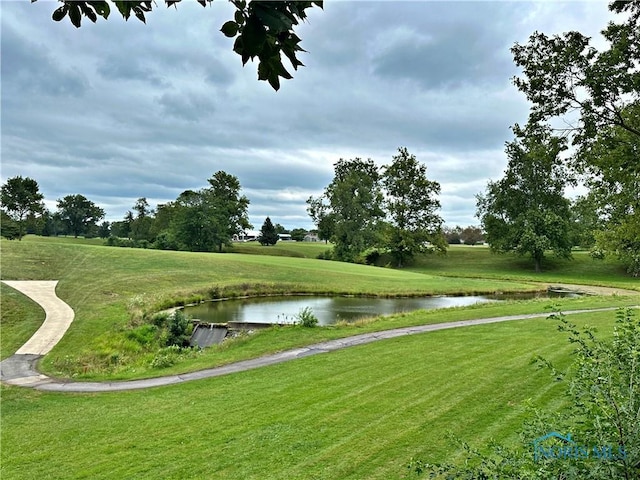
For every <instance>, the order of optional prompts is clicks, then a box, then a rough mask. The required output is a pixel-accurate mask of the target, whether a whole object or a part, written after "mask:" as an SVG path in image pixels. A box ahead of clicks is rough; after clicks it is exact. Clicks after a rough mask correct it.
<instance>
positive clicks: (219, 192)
mask: <svg viewBox="0 0 640 480" xmlns="http://www.w3.org/2000/svg"><path fill="white" fill-rule="evenodd" d="M208 182H209V185H210V187H209V188H208V189H206V191H205V196H206V197H207V200H208V201H209V202H211V204H212V205H213V207H214V208H213V216H214V218H215V221H216V223H217V228H216V229H215V234H214V243H215V245H217V247H218V250H219V251H222V247H223V246H224V245H231V240H232V239H233V236H234V235H237V234H240V233H242V232H243V231H244V230H246V229H248V228H251V224H250V223H249V212H248V210H249V199H248V198H247V197H246V196H244V195H241V194H240V190H241V187H240V181H239V180H238V178H237V177H235V176H234V175H230V174H228V173H226V172H223V171H219V172H216V173H215V174H214V175H213V176H212V177H211V178H210V179H209V180H208Z"/></svg>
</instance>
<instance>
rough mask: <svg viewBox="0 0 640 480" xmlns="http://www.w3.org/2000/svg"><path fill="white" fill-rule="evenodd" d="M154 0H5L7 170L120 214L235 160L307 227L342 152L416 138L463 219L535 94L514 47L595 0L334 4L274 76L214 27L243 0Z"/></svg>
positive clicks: (268, 200) (266, 208) (590, 18)
mask: <svg viewBox="0 0 640 480" xmlns="http://www.w3.org/2000/svg"><path fill="white" fill-rule="evenodd" d="M161 3H162V2H160V4H159V6H158V7H157V9H156V10H154V11H153V12H152V13H151V14H150V15H149V16H148V19H147V24H146V25H144V24H142V23H140V22H137V21H136V20H135V19H132V20H129V21H128V22H124V21H123V20H121V19H120V18H118V16H117V14H116V13H115V12H114V13H112V18H110V19H109V21H100V20H99V21H98V23H97V24H95V25H94V24H91V23H90V22H86V24H84V25H83V26H82V28H80V29H75V28H74V27H73V26H71V25H70V24H68V22H67V21H66V20H65V21H63V22H61V23H56V22H53V21H52V20H51V12H52V11H53V9H54V4H52V3H50V2H36V3H35V4H32V5H31V4H29V3H28V2H3V3H2V19H1V21H2V87H3V88H2V91H1V95H2V117H3V125H2V127H3V128H2V138H1V141H2V173H1V175H2V180H3V181H4V180H5V179H6V178H9V177H11V176H14V175H23V176H24V175H26V176H30V177H32V178H35V179H36V180H38V182H39V184H40V186H41V189H42V191H43V193H44V194H45V197H46V199H47V204H48V205H49V206H51V205H53V206H55V199H57V198H60V197H62V196H64V195H67V194H73V193H82V194H84V195H86V196H87V197H88V198H90V199H92V200H94V201H96V202H98V203H99V204H100V205H101V206H102V207H103V208H105V209H106V210H107V215H108V218H109V219H115V220H117V219H120V218H122V217H123V216H124V213H125V212H126V210H128V209H130V208H131V207H132V205H133V204H134V202H135V200H136V199H137V198H138V197H143V196H144V197H147V198H148V199H149V200H150V202H151V203H152V204H154V205H155V204H156V203H163V202H166V201H170V200H173V199H175V198H176V196H177V195H178V194H179V193H180V192H182V191H183V190H186V189H198V188H202V187H204V186H205V185H206V180H207V179H208V178H209V177H210V176H211V175H212V174H213V173H214V172H216V171H218V170H224V171H227V172H229V173H231V174H233V175H236V176H237V177H238V178H239V180H240V182H241V184H242V186H243V188H244V192H245V194H246V195H247V196H248V197H249V199H250V200H251V206H250V216H251V221H252V222H253V223H254V225H257V226H258V227H259V225H261V223H262V221H263V220H264V217H266V216H267V215H269V216H271V218H272V220H273V221H274V222H277V223H281V224H283V225H285V226H287V227H289V228H293V227H298V226H304V227H310V226H311V222H310V219H309V218H308V216H307V214H306V204H305V200H306V198H308V196H309V195H317V194H319V193H320V192H321V191H322V189H323V188H324V187H325V186H326V185H327V184H328V183H329V182H330V181H331V178H332V176H333V175H332V172H333V170H332V165H333V164H334V163H335V162H336V161H338V159H340V158H353V157H356V156H359V157H363V158H368V157H370V158H373V159H374V160H375V161H376V162H377V163H378V164H380V165H382V164H385V163H388V162H390V161H391V157H392V155H394V154H395V153H396V149H397V147H399V146H406V147H407V148H408V149H409V151H410V152H412V153H414V154H416V156H417V157H418V159H419V160H421V161H423V162H424V163H425V164H426V165H427V167H428V175H429V177H430V178H432V179H433V180H436V181H438V182H440V183H441V185H442V195H441V198H440V200H441V203H442V212H441V213H442V216H443V217H444V218H445V220H446V221H447V223H452V224H456V223H458V224H461V225H468V224H472V223H477V219H475V218H474V213H475V199H474V195H475V194H476V193H478V192H480V191H482V190H483V189H484V186H485V185H486V182H487V180H488V179H490V178H491V179H494V180H495V179H497V178H499V177H500V176H501V175H502V172H503V170H504V167H505V165H506V158H505V157H504V153H503V147H504V142H505V141H506V140H509V139H510V138H511V132H510V131H509V126H510V125H511V124H513V123H514V122H522V121H523V120H525V119H526V115H527V109H528V107H527V104H526V103H525V100H524V98H523V97H522V95H520V94H519V93H518V92H517V91H516V89H515V88H514V87H513V86H511V85H510V78H511V76H513V75H514V74H515V73H516V71H515V69H514V66H513V64H512V62H511V57H510V54H509V50H508V49H509V47H510V46H511V45H512V44H513V43H514V42H516V41H520V42H523V41H526V39H527V37H528V35H529V34H530V33H532V32H533V31H534V30H540V31H545V32H547V33H558V32H560V31H563V30H566V29H570V28H577V29H581V30H582V31H584V32H585V33H586V34H592V35H593V34H596V33H597V32H598V30H600V29H601V28H602V27H603V26H604V25H605V23H606V16H607V14H606V5H605V4H604V3H599V2H598V3H596V2H570V4H567V5H565V4H562V3H560V4H558V3H557V2H535V3H526V2H357V3H354V2H328V3H327V4H325V9H324V10H322V11H321V10H319V9H315V11H310V14H309V21H308V22H307V23H305V24H303V25H301V26H300V29H299V35H300V37H301V38H302V39H303V42H302V47H303V48H305V49H306V50H308V51H309V53H307V54H301V59H302V61H303V62H304V63H305V64H306V67H305V68H301V69H300V70H298V72H294V76H295V79H294V80H292V81H285V82H283V84H282V88H281V90H280V91H279V92H277V93H276V92H274V91H272V90H271V88H270V87H269V86H268V85H267V84H266V83H265V82H258V81H257V73H256V65H255V64H252V63H251V62H250V63H249V64H247V66H245V67H244V68H243V67H242V63H241V60H240V58H239V57H238V56H237V55H236V54H234V53H233V52H232V51H231V49H232V45H233V40H230V39H227V38H226V37H224V36H223V35H222V34H221V33H220V32H219V29H220V26H221V25H222V24H223V23H224V22H225V21H226V20H228V19H229V18H230V17H231V15H232V11H233V7H232V6H231V5H229V4H228V2H214V3H213V5H212V7H208V8H205V9H203V8H202V7H200V6H199V5H197V4H196V3H195V2H185V3H183V4H180V5H179V6H178V8H177V11H174V9H166V8H164V7H163V5H162V4H161Z"/></svg>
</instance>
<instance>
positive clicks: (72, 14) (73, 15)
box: [69, 4, 82, 28]
mask: <svg viewBox="0 0 640 480" xmlns="http://www.w3.org/2000/svg"><path fill="white" fill-rule="evenodd" d="M69 19H70V20H71V23H73V26H74V27H76V28H80V25H81V24H82V14H81V13H80V7H79V6H78V5H77V4H71V5H69Z"/></svg>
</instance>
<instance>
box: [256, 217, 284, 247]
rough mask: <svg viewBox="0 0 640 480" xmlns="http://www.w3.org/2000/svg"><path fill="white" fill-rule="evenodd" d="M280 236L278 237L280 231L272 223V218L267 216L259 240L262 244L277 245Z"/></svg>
mask: <svg viewBox="0 0 640 480" xmlns="http://www.w3.org/2000/svg"><path fill="white" fill-rule="evenodd" d="M279 239H280V237H278V231H277V230H276V227H274V226H273V223H271V219H270V218H269V217H267V218H266V219H265V221H264V223H263V224H262V228H261V229H260V235H259V236H258V242H260V245H275V244H276V243H277V242H278V240H279Z"/></svg>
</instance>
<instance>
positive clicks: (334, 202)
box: [324, 158, 384, 262]
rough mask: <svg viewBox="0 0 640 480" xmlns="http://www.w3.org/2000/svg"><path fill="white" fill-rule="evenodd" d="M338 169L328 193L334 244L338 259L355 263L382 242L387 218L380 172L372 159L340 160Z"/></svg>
mask: <svg viewBox="0 0 640 480" xmlns="http://www.w3.org/2000/svg"><path fill="white" fill-rule="evenodd" d="M334 168H335V175H334V178H333V180H332V181H331V183H330V184H329V185H328V186H327V188H326V189H325V193H324V196H325V198H326V199H327V203H328V206H329V209H330V211H331V217H329V218H332V221H333V232H332V236H331V241H332V242H333V244H334V255H335V257H336V258H337V259H338V260H342V261H346V262H353V261H355V260H356V258H357V257H358V255H359V254H360V253H362V252H363V251H364V250H365V249H367V248H369V247H372V246H375V245H377V244H378V242H379V240H380V222H381V220H382V219H383V218H384V211H383V210H382V201H383V196H382V188H381V185H380V173H379V172H378V168H377V166H376V165H375V163H374V162H373V160H371V159H368V160H362V159H361V158H355V159H353V160H343V159H340V160H339V161H338V162H337V163H336V164H335V165H334Z"/></svg>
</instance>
